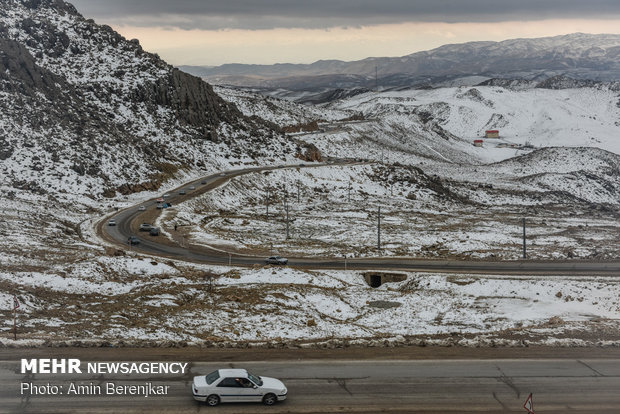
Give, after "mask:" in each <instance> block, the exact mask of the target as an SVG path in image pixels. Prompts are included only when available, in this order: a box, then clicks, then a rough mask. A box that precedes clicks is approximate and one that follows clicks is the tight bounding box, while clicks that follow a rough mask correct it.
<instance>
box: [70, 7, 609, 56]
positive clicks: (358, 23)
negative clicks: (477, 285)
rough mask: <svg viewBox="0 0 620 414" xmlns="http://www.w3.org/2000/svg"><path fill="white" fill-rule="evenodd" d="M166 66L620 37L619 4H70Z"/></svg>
mask: <svg viewBox="0 0 620 414" xmlns="http://www.w3.org/2000/svg"><path fill="white" fill-rule="evenodd" d="M70 2H72V3H73V4H74V5H75V6H76V7H77V8H78V10H79V11H80V12H81V13H82V14H83V15H84V16H85V17H89V18H94V19H95V20H96V21H97V22H98V23H105V24H108V25H110V26H112V27H114V28H115V29H116V30H118V31H119V32H120V33H121V34H123V35H124V36H125V37H128V38H138V39H140V42H141V43H142V45H143V46H144V47H145V48H146V49H148V50H150V51H153V52H157V53H159V54H160V55H161V56H162V57H164V58H165V59H166V60H168V61H169V62H170V63H172V64H176V65H181V64H194V65H219V64H223V63H233V62H239V63H276V62H292V63H311V62H313V61H316V60H319V59H341V60H355V59H362V58H365V57H369V56H402V55H406V54H409V53H413V52H416V51H420V50H426V49H431V48H434V47H438V46H440V45H442V44H446V43H462V42H467V41H472V40H505V39H509V38H515V37H539V36H552V35H559V34H567V33H573V32H585V33H620V1H619V0H423V1H419V0H376V1H370V0H301V1H287V0H245V1H243V0H105V1H102V0H70Z"/></svg>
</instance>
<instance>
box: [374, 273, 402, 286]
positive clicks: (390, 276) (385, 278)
mask: <svg viewBox="0 0 620 414" xmlns="http://www.w3.org/2000/svg"><path fill="white" fill-rule="evenodd" d="M364 280H366V283H368V285H369V286H370V287H372V288H378V287H379V286H381V285H382V284H384V283H391V282H402V281H403V280H407V275H404V274H402V273H387V272H368V273H364Z"/></svg>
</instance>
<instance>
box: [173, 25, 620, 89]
mask: <svg viewBox="0 0 620 414" xmlns="http://www.w3.org/2000/svg"><path fill="white" fill-rule="evenodd" d="M181 69H182V70H184V71H187V72H189V73H192V74H194V75H196V76H201V77H203V78H205V79H207V80H209V81H211V82H213V83H219V84H223V83H228V84H233V85H238V86H252V87H268V88H275V87H286V88H289V89H295V87H299V86H300V85H301V84H303V83H309V82H311V83H312V84H313V86H314V87H319V85H320V87H332V88H336V87H342V86H343V81H345V80H348V81H349V83H350V84H351V85H350V86H351V87H367V88H372V87H374V86H375V70H376V74H377V77H378V79H377V82H378V84H379V86H380V87H383V88H391V87H399V86H412V85H415V84H421V83H425V82H428V83H437V82H441V81H445V80H450V79H454V78H459V77H466V76H483V77H488V78H523V79H533V80H542V79H545V78H548V77H551V76H556V75H563V76H567V77H571V78H574V79H590V80H596V81H614V80H620V35H616V34H597V35H593V34H584V33H573V34H568V35H562V36H554V37H544V38H535V39H512V40H505V41H501V42H490V41H484V42H469V43H462V44H449V45H444V46H441V47H438V48H436V49H433V50H429V51H424V52H416V53H412V54H410V55H406V56H402V57H376V58H366V59H363V60H359V61H353V62H344V61H339V60H321V61H318V62H314V63H312V64H308V65H303V64H276V65H242V64H227V65H222V66H218V67H195V66H194V67H192V66H182V67H181ZM343 76H346V77H347V79H343ZM317 77H322V79H320V78H317ZM296 79H297V80H296Z"/></svg>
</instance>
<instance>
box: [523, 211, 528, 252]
mask: <svg viewBox="0 0 620 414" xmlns="http://www.w3.org/2000/svg"><path fill="white" fill-rule="evenodd" d="M523 258H524V259H527V251H526V247H525V217H523Z"/></svg>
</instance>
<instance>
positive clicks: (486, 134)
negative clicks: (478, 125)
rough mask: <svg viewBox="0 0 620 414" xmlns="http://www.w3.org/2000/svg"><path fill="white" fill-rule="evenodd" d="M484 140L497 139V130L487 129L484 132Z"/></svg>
mask: <svg viewBox="0 0 620 414" xmlns="http://www.w3.org/2000/svg"><path fill="white" fill-rule="evenodd" d="M484 137H485V138H499V130H497V129H488V130H486V131H484Z"/></svg>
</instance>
